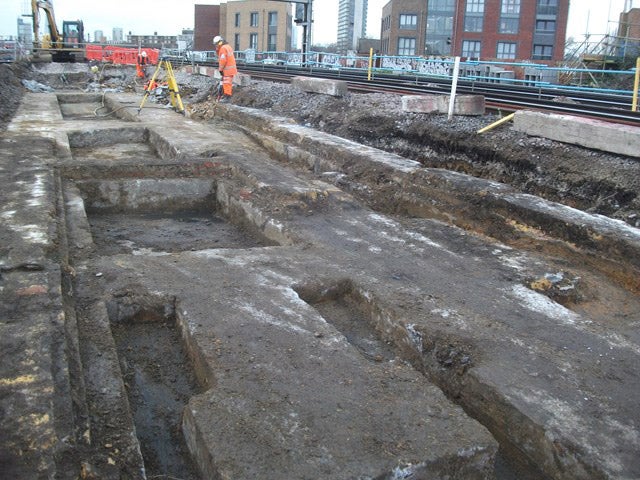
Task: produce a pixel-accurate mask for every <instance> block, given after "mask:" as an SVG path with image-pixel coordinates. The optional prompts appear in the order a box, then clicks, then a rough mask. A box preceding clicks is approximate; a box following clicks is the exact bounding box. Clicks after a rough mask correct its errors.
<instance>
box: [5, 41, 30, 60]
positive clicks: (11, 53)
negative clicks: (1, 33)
mask: <svg viewBox="0 0 640 480" xmlns="http://www.w3.org/2000/svg"><path fill="white" fill-rule="evenodd" d="M28 56H29V50H28V49H27V47H26V45H24V44H23V43H21V42H19V41H17V40H12V39H8V40H6V39H3V38H1V37H0V63H10V62H16V61H19V60H24V59H26V58H27V57H28Z"/></svg>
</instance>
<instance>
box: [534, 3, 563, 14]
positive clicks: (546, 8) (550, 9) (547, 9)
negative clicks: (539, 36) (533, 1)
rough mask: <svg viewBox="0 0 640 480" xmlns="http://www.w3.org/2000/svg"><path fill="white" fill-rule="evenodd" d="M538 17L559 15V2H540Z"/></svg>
mask: <svg viewBox="0 0 640 480" xmlns="http://www.w3.org/2000/svg"><path fill="white" fill-rule="evenodd" d="M537 13H538V15H557V14H558V0H538V9H537Z"/></svg>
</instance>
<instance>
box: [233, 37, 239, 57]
mask: <svg viewBox="0 0 640 480" xmlns="http://www.w3.org/2000/svg"><path fill="white" fill-rule="evenodd" d="M233 49H234V50H235V51H236V52H237V51H238V50H240V34H239V33H236V34H235V35H234V36H233Z"/></svg>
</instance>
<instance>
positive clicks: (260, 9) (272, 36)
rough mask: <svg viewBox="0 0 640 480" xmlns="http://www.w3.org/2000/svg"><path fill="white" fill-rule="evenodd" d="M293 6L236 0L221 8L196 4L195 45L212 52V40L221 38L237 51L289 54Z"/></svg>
mask: <svg viewBox="0 0 640 480" xmlns="http://www.w3.org/2000/svg"><path fill="white" fill-rule="evenodd" d="M292 25H293V16H292V14H291V5H290V4H289V3H286V2H270V1H267V0H236V1H230V2H226V3H221V4H220V5H196V6H195V21H194V46H193V49H194V50H196V51H209V50H213V49H214V48H213V37H215V36H216V35H222V37H224V39H225V40H226V41H227V42H229V44H230V45H231V46H232V47H233V49H234V50H236V51H239V50H247V49H250V48H251V49H254V50H256V51H265V52H266V51H270V52H275V51H281V52H282V51H290V50H291V35H292Z"/></svg>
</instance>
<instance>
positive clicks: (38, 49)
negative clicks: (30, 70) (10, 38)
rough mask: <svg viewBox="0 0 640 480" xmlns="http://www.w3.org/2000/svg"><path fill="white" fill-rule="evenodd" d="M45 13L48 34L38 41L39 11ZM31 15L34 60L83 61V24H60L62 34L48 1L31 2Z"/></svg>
mask: <svg viewBox="0 0 640 480" xmlns="http://www.w3.org/2000/svg"><path fill="white" fill-rule="evenodd" d="M41 10H42V12H44V13H45V15H46V17H47V23H48V27H49V34H48V35H43V37H42V40H41V39H40V11H41ZM31 13H32V15H33V40H34V45H33V53H34V60H40V61H47V60H48V59H49V58H50V59H51V60H52V61H54V62H76V61H80V62H81V61H83V60H84V59H85V39H84V24H83V23H82V20H75V21H66V20H65V21H64V22H62V33H60V31H59V30H58V27H57V26H56V19H55V15H54V13H53V3H52V2H51V1H50V0H31Z"/></svg>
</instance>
